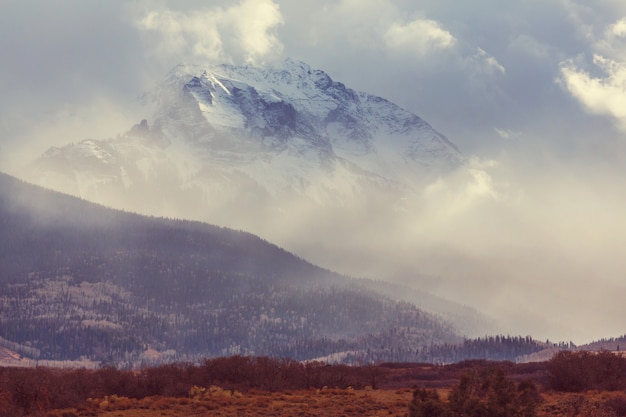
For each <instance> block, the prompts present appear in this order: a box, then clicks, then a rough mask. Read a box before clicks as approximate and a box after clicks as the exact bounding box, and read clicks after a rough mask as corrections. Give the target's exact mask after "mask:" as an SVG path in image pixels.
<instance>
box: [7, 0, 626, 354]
mask: <svg viewBox="0 0 626 417" xmlns="http://www.w3.org/2000/svg"><path fill="white" fill-rule="evenodd" d="M35 3H37V4H38V6H39V7H36V8H35V9H34V10H35V12H32V13H31V12H30V10H33V8H32V7H31V5H28V4H27V3H23V4H22V3H17V2H13V4H12V7H11V10H9V11H7V13H3V16H0V35H2V36H0V52H2V56H3V57H9V58H7V59H5V60H3V65H2V68H0V91H1V92H2V94H0V133H1V137H0V170H1V171H5V172H8V173H12V174H18V175H19V174H20V173H23V172H25V171H24V169H25V167H28V164H29V163H30V162H31V161H32V160H34V159H35V158H36V157H37V156H39V155H40V154H41V153H42V152H44V151H45V150H46V149H48V148H49V147H50V146H61V145H64V144H67V143H71V142H78V141H80V140H82V139H86V138H113V137H116V136H117V135H119V134H123V133H124V132H126V131H127V130H128V129H130V127H131V126H132V125H133V124H135V123H137V122H139V120H141V119H143V118H146V117H149V116H150V115H145V114H142V110H141V108H140V107H138V103H139V102H140V101H141V100H140V98H141V95H142V94H143V93H144V92H145V91H146V90H148V89H150V88H151V87H152V86H153V85H155V83H157V82H158V81H159V80H160V79H162V78H163V77H164V76H165V74H166V72H167V71H168V70H170V69H171V68H172V67H173V66H174V65H176V64H178V63H180V62H183V61H187V62H189V61H192V62H198V63H205V62H231V63H237V64H240V63H250V64H262V63H264V62H267V61H271V60H274V59H280V58H283V57H293V58H296V59H301V60H303V61H305V62H307V63H309V64H310V65H311V66H312V67H314V68H320V69H323V70H325V71H327V72H328V73H329V74H330V75H331V77H333V79H335V80H337V81H341V82H343V83H345V84H346V85H347V86H348V87H351V88H354V89H357V90H363V91H367V92H370V93H373V94H377V95H380V96H383V97H385V98H387V99H389V100H391V101H393V102H396V103H398V104H400V105H401V106H403V107H405V108H407V109H408V110H410V111H413V112H415V113H416V114H418V115H420V116H421V117H423V118H424V119H425V120H427V121H428V122H429V123H431V124H432V125H433V127H434V128H435V129H437V130H438V131H440V132H442V133H443V134H445V135H446V136H447V137H448V138H449V139H450V140H451V141H452V142H454V143H455V144H456V145H457V146H458V147H459V148H460V149H461V151H462V152H463V153H464V154H465V155H466V156H467V158H468V161H467V164H466V165H465V166H464V167H462V168H460V169H459V170H458V171H456V172H454V173H451V174H449V175H447V176H442V177H440V178H435V179H433V180H432V181H430V182H429V183H428V184H427V185H425V186H424V187H422V188H420V189H417V190H415V191H414V192H413V193H411V194H409V195H407V196H403V198H401V199H389V200H382V201H381V200H378V199H376V198H372V197H371V196H361V197H360V198H359V199H358V201H351V202H346V203H345V204H344V205H343V206H342V207H340V208H337V207H330V206H326V207H321V206H316V205H313V204H310V202H307V201H304V202H303V201H298V202H289V203H286V202H284V201H283V202H282V203H281V204H280V205H279V206H278V207H276V206H272V207H271V208H270V209H268V210H267V211H264V210H253V211H252V214H250V211H248V208H250V207H252V208H254V206H253V205H248V206H247V207H245V210H242V211H241V212H238V211H237V209H233V207H228V206H226V207H214V208H213V209H211V210H206V211H205V210H204V209H202V207H200V206H197V205H194V204H193V200H192V198H193V196H178V197H177V198H180V201H179V202H178V204H172V205H169V206H159V205H156V204H152V203H151V201H152V200H145V201H144V202H143V203H136V202H134V201H133V200H132V199H121V198H120V196H119V195H115V196H111V197H110V198H109V199H104V198H102V201H101V202H103V203H106V204H107V205H109V206H113V207H120V208H125V209H131V210H136V211H139V212H142V213H147V214H155V215H167V216H171V217H191V218H198V219H201V220H204V221H208V222H211V223H217V224H221V225H227V226H230V227H235V228H238V229H244V230H248V231H250V232H253V233H256V234H259V235H260V236H262V237H263V238H265V239H267V240H269V241H272V242H274V243H277V244H279V245H281V246H283V247H285V248H287V249H288V250H290V251H293V252H295V253H296V254H298V255H300V256H302V257H304V258H306V259H308V260H310V261H312V262H314V263H317V264H319V265H321V266H324V267H327V268H331V269H334V270H336V271H339V272H343V273H347V274H350V275H352V276H357V277H370V278H374V279H381V280H386V281H392V282H398V283H403V284H406V285H410V286H414V287H415V288H419V289H423V290H427V291H431V292H432V293H434V294H437V295H440V296H442V297H445V298H448V299H450V300H453V301H456V302H459V303H462V304H465V305H468V306H471V307H473V308H475V309H477V310H478V311H481V312H483V313H485V314H487V315H489V316H491V317H492V318H493V319H495V320H496V321H497V325H496V326H494V329H493V332H504V333H508V334H522V335H525V334H530V335H532V336H534V337H537V338H540V339H548V338H549V339H550V340H553V341H554V340H564V341H570V340H572V341H574V342H575V343H584V342H587V341H590V340H592V339H598V338H601V337H614V336H619V335H622V334H623V333H624V327H623V317H624V313H626V307H625V306H624V302H623V300H624V299H625V296H626V288H625V287H626V284H625V283H626V281H625V280H624V277H623V273H624V271H626V259H625V258H624V256H623V254H624V253H626V247H625V246H626V237H625V236H626V220H624V215H623V213H624V211H625V210H626V190H625V189H624V187H623V184H624V183H625V181H626V171H625V170H624V166H625V165H624V163H625V162H626V160H625V159H626V158H625V157H624V155H626V152H625V151H626V149H625V147H624V138H625V136H626V135H625V133H624V129H625V128H624V126H626V123H625V122H624V121H625V120H626V116H625V115H624V112H623V109H624V108H626V103H625V102H624V97H626V94H625V92H624V86H623V80H624V74H625V73H626V70H625V68H626V66H625V65H626V64H625V62H626V29H625V28H626V23H624V22H626V20H625V19H626V6H624V4H623V3H622V2H615V1H610V0H602V1H597V2H596V4H595V5H594V7H593V8H591V7H587V6H585V5H584V4H579V2H578V1H575V0H568V1H563V2H549V4H536V3H537V2H530V3H529V2H510V3H507V5H506V6H504V5H503V3H502V2H499V1H495V0H487V1H484V2H482V3H481V7H476V5H474V4H472V5H469V4H468V5H459V3H458V2H446V1H443V2H442V1H425V2H420V3H419V4H413V2H407V1H402V0H395V1H388V2H385V1H378V0H371V1H370V0H368V1H363V2H354V1H349V0H342V1H337V2H335V1H323V2H317V1H316V2H313V1H302V2H289V1H282V0H276V1H272V0H264V1H257V2H255V1H251V0H249V1H237V2H233V1H220V2H216V3H215V4H212V5H210V6H207V5H206V4H205V2H201V1H193V0H189V1H184V2H173V1H170V2H168V1H163V2H159V3H158V5H157V6H154V5H153V4H152V3H150V2H143V1H131V2H118V1H112V2H107V3H103V2H100V3H97V6H94V5H92V4H90V3H85V2H78V1H74V2H67V3H64V5H55V6H52V5H49V4H48V3H47V2H43V1H40V2H35ZM538 16H541V18H538ZM24 28H29V30H28V31H25V29H24ZM30 28H36V29H37V30H30ZM183 157H185V156H184V155H183ZM51 185H52V184H51ZM105 197H106V196H105ZM134 197H135V198H137V197H138V196H137V195H136V196H134ZM187 198H189V200H187ZM181 207H186V209H181Z"/></svg>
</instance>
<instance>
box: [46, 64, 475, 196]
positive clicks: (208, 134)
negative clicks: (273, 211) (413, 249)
mask: <svg viewBox="0 0 626 417" xmlns="http://www.w3.org/2000/svg"><path fill="white" fill-rule="evenodd" d="M144 102H145V103H146V107H145V108H146V117H145V118H146V120H145V121H143V122H142V123H140V124H138V125H136V126H135V127H133V128H132V129H130V130H129V131H128V132H127V133H126V134H124V135H122V136H120V137H119V138H118V139H111V140H89V141H83V142H80V143H78V144H76V145H67V146H65V147H63V148H55V149H51V150H50V151H48V152H47V153H45V154H44V155H42V156H41V157H40V158H39V161H38V163H37V167H38V168H37V173H36V175H37V179H39V181H38V182H40V183H45V184H46V185H49V186H50V185H54V184H53V182H54V181H52V180H51V178H52V177H54V178H58V176H59V175H61V176H62V177H64V181H65V182H68V181H69V182H70V183H71V182H76V183H80V182H83V183H82V184H78V185H77V186H76V187H74V188H73V190H72V191H73V192H74V193H76V190H89V192H90V193H91V194H90V195H82V196H83V197H86V198H91V199H96V200H100V201H102V200H103V199H104V198H105V197H103V195H107V194H110V193H117V194H120V193H122V194H123V195H124V196H125V197H126V198H128V196H129V195H133V194H134V193H133V192H132V191H131V190H133V189H137V188H141V190H142V193H143V194H145V193H149V190H150V189H154V190H156V189H160V188H161V187H162V186H163V183H164V178H167V180H166V182H167V184H168V186H169V187H171V188H172V189H174V190H177V191H176V193H181V192H182V193H185V192H187V191H188V190H195V191H194V192H195V193H196V194H195V195H196V196H197V197H198V198H199V199H200V200H202V201H204V202H215V201H220V204H222V205H225V206H228V205H229V204H231V203H232V202H233V201H236V200H237V198H239V197H241V196H248V197H249V196H250V195H254V196H255V197H254V198H255V199H259V198H261V199H263V200H264V201H265V202H266V203H267V204H270V205H272V206H278V207H279V206H281V201H282V199H283V198H285V196H290V197H293V196H299V197H301V198H305V199H309V200H311V201H315V202H317V203H319V204H323V205H325V204H336V203H337V202H341V201H344V200H346V199H350V198H353V197H354V196H356V195H361V194H368V193H370V192H381V191H384V192H388V191H389V190H395V191H398V190H409V189H411V188H412V187H414V186H415V185H416V184H419V183H420V182H421V181H423V180H424V178H428V177H430V176H432V175H433V174H437V173H440V172H442V171H444V172H445V171H449V170H451V169H454V168H455V167H457V166H459V165H460V164H462V163H463V160H464V158H463V156H462V154H461V153H460V152H459V151H458V149H457V148H456V147H455V146H454V145H453V144H452V143H451V142H450V141H448V140H447V139H446V138H445V137H444V136H443V135H441V134H440V133H438V132H437V131H435V130H434V129H433V128H432V127H431V126H430V125H428V123H426V122H425V121H424V120H422V119H421V118H419V117H418V116H417V115H415V114H412V113H410V112H409V111H407V110H404V109H402V108H400V107H399V106H397V105H395V104H393V103H391V102H389V101H388V100H385V99H383V98H380V97H376V96H373V95H370V94H367V93H364V92H358V91H354V90H352V89H350V88H348V87H346V86H345V85H344V84H342V83H340V82H336V81H334V80H333V79H332V78H331V77H330V76H329V75H328V74H326V73H325V72H324V71H321V70H317V69H312V68H311V67H310V66H308V65H307V64H305V63H302V62H299V61H295V60H291V59H287V60H284V61H283V62H281V63H277V64H273V65H269V66H265V67H254V66H234V65H227V64H222V65H211V66H197V65H178V66H176V67H175V68H174V69H172V71H170V72H169V74H168V75H167V76H166V77H165V79H164V80H163V81H162V82H161V83H160V84H159V85H158V86H157V87H156V88H155V89H153V90H152V91H150V92H149V93H147V94H146V95H145V96H144ZM61 161H62V163H61ZM94 166H99V167H101V168H102V167H105V166H106V169H94ZM85 182H87V184H85ZM57 188H58V187H57ZM115 190H117V191H115ZM66 191H67V190H66ZM395 191H394V192H395ZM83 192H84V191H83ZM155 192H156V194H160V193H159V192H157V191H155ZM260 196H263V197H260ZM158 197H159V196H158V195H157V196H153V197H151V199H158ZM248 197H245V198H248ZM162 198H165V196H163V197H162ZM269 202H271V203H269ZM158 204H165V203H163V202H161V203H158ZM167 204H171V203H170V202H168V203H167Z"/></svg>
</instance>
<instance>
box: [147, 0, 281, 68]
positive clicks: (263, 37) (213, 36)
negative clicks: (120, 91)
mask: <svg viewBox="0 0 626 417" xmlns="http://www.w3.org/2000/svg"><path fill="white" fill-rule="evenodd" d="M283 23H284V21H283V17H282V14H281V12H280V7H279V5H278V4H276V3H274V2H273V1H272V0H244V1H242V2H240V3H238V4H237V5H234V6H230V7H228V8H226V9H224V8H221V7H215V8H212V9H208V10H201V11H198V10H194V11H192V12H186V11H173V10H170V9H164V10H159V11H150V12H148V13H147V14H145V15H144V16H143V17H142V18H140V19H138V20H137V22H136V24H137V27H138V28H140V29H141V30H143V31H146V32H153V33H157V34H158V35H159V39H158V40H157V45H156V46H155V47H154V49H153V51H155V52H156V53H158V54H164V55H165V56H166V58H171V57H172V56H174V57H176V59H179V60H187V59H189V57H195V58H200V59H203V60H205V61H209V62H213V61H228V62H235V63H244V62H245V63H252V64H254V63H256V64H261V63H263V62H264V61H265V60H267V59H271V58H273V57H276V56H278V55H280V53H281V52H282V48H283V45H282V43H281V42H280V40H279V39H278V37H277V35H276V28H277V27H278V26H280V25H281V24H283Z"/></svg>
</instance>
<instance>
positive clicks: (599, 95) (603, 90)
mask: <svg viewBox="0 0 626 417" xmlns="http://www.w3.org/2000/svg"><path fill="white" fill-rule="evenodd" d="M593 62H594V64H595V65H596V66H597V67H598V68H600V69H601V70H602V71H603V72H604V74H605V75H604V77H594V76H592V75H590V74H589V73H588V72H586V71H584V70H580V69H579V68H578V67H577V66H576V65H575V64H574V63H573V61H567V62H565V63H564V64H563V67H562V68H561V75H562V81H563V83H564V85H565V87H566V88H567V90H568V91H569V92H570V93H571V94H572V95H573V96H574V97H575V98H576V99H577V100H578V101H579V102H580V103H582V104H583V105H584V106H585V108H586V109H587V110H589V111H590V112H592V113H594V114H601V115H608V116H611V117H613V118H614V119H615V120H616V122H617V123H618V125H619V127H620V128H621V129H622V130H626V62H616V61H613V60H611V59H608V58H604V57H602V56H600V55H595V56H594V58H593Z"/></svg>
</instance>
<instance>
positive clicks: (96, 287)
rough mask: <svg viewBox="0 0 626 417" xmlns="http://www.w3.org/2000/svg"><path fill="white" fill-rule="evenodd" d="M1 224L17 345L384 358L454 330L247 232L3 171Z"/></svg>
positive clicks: (41, 352) (73, 351)
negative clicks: (96, 198) (68, 192)
mask: <svg viewBox="0 0 626 417" xmlns="http://www.w3.org/2000/svg"><path fill="white" fill-rule="evenodd" d="M0 229H1V230H2V234H1V235H0V285H1V287H0V305H1V306H2V310H1V311H2V313H1V317H0V336H2V337H3V338H4V339H5V340H6V341H8V342H10V343H12V344H13V345H12V346H14V347H15V346H17V347H18V351H19V353H21V354H23V355H25V356H30V357H38V358H40V359H56V360H69V359H78V358H81V357H87V358H90V359H93V360H96V361H100V362H105V363H111V364H116V365H122V366H135V365H137V364H140V363H146V362H151V361H153V362H159V361H163V360H191V359H194V358H197V357H206V356H218V355H230V354H255V355H277V356H287V357H291V358H294V359H310V358H316V357H325V356H329V355H336V354H341V356H340V357H341V358H344V359H345V358H347V357H350V358H353V359H354V358H361V357H364V356H366V355H367V357H368V358H372V359H374V360H386V359H388V355H389V354H390V353H391V352H393V351H394V350H398V349H400V348H402V349H404V348H406V347H407V346H410V347H411V349H410V351H411V352H412V353H414V352H415V351H414V350H413V349H415V348H418V349H419V348H420V347H424V346H426V345H431V344H433V343H434V344H439V343H454V342H456V341H459V340H460V339H459V337H458V336H457V335H456V334H455V332H454V331H453V329H452V328H451V327H450V326H449V325H447V324H445V323H443V322H442V321H441V320H439V319H437V318H436V317H435V316H433V315H430V314H427V313H425V312H423V311H421V310H420V309H418V308H417V307H416V306H414V305H412V304H410V303H406V302H397V301H393V300H391V299H389V298H386V297H383V296H381V295H379V294H377V293H375V292H373V291H370V290H367V289H366V288H365V287H363V286H362V285H360V284H359V282H358V281H356V280H352V279H349V278H346V277H343V276H340V275H338V274H334V273H332V272H329V271H326V270H323V269H321V268H318V267H315V266H314V265H311V264H310V263H307V262H305V261H303V260H302V259H299V258H297V257H295V256H294V255H292V254H290V253H288V252H286V251H284V250H282V249H280V248H278V247H276V246H274V245H271V244H269V243H267V242H265V241H263V240H262V239H260V238H258V237H256V236H253V235H250V234H248V233H244V232H237V231H232V230H228V229H224V228H219V227H215V226H210V225H206V224H202V223H197V222H188V221H178V220H167V219H156V218H146V217H142V216H138V215H135V214H130V213H123V212H119V211H113V210H109V209H106V208H103V207H100V206H97V205H93V204H90V203H87V202H85V201H81V200H79V199H76V198H73V197H68V196H65V195H61V194H58V193H54V192H51V191H46V190H43V189H40V188H37V187H33V186H30V185H28V184H25V183H22V182H20V181H17V180H15V179H13V178H11V177H8V176H6V175H0ZM390 334H393V335H394V337H387V335H390ZM346 352H347V353H346Z"/></svg>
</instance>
